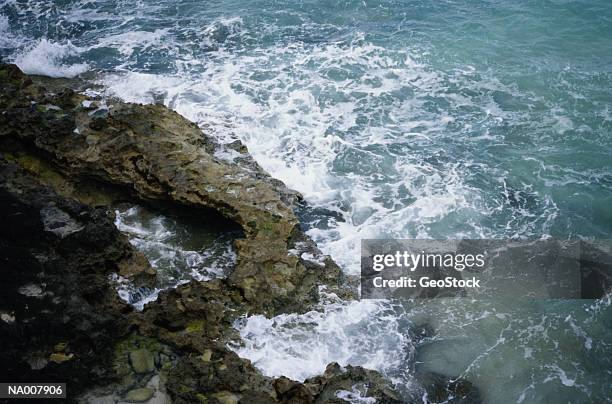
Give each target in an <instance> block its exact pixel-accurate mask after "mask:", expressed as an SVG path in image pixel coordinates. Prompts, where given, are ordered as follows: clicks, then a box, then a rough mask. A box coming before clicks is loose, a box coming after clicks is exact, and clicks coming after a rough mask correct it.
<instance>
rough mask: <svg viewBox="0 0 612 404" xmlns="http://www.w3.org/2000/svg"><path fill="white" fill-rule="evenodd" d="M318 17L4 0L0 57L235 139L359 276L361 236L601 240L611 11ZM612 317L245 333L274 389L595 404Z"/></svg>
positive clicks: (217, 7) (348, 316) (360, 323)
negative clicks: (359, 376) (334, 371)
mask: <svg viewBox="0 0 612 404" xmlns="http://www.w3.org/2000/svg"><path fill="white" fill-rule="evenodd" d="M330 3H332V2H323V1H292V2H272V1H227V0H220V1H212V2H199V1H174V0H172V1H171V0H162V1H155V2H153V1H120V0H108V1H97V2H91V1H86V0H76V1H70V0H65V1H61V2H47V1H32V0H29V1H18V0H9V1H4V2H1V3H0V14H1V15H2V16H0V54H1V55H2V57H3V58H8V59H9V60H12V61H15V62H16V63H18V64H19V65H20V66H21V67H22V68H23V69H24V70H26V71H27V72H30V73H42V74H48V75H54V76H73V75H76V74H79V73H81V72H85V71H93V72H97V74H98V75H97V77H99V80H100V82H101V83H102V84H103V85H104V86H105V88H106V91H107V92H108V94H112V95H117V96H120V97H122V98H124V99H126V100H130V101H138V102H154V101H162V102H164V103H165V104H166V105H168V106H170V107H171V108H173V109H175V110H177V111H178V112H180V113H181V114H183V115H185V116H186V117H188V118H190V119H192V120H194V121H196V122H198V123H200V124H202V125H205V124H206V125H209V130H211V131H213V132H214V133H215V135H216V136H217V137H218V138H219V139H221V140H226V141H229V140H231V139H233V138H239V139H241V140H243V141H244V142H245V143H246V144H247V145H248V147H249V150H250V151H251V153H252V154H253V156H254V157H255V158H256V159H257V161H258V162H259V163H260V164H261V165H262V166H263V167H264V168H265V169H267V170H268V171H269V172H270V173H271V174H273V175H274V176H275V177H277V178H279V179H281V180H283V181H285V183H287V184H288V185H289V186H290V187H292V188H295V189H297V190H299V191H300V192H302V193H303V194H304V195H305V196H306V199H307V200H308V202H309V203H310V204H311V205H312V206H313V207H315V208H325V209H326V210H327V211H328V212H333V214H326V213H321V212H325V210H324V209H320V210H315V211H314V213H312V212H311V213H309V215H308V216H307V217H306V219H307V222H308V223H307V226H308V228H309V230H308V232H309V234H310V235H311V236H312V237H313V238H314V239H315V240H316V241H317V242H318V243H319V245H320V247H321V248H322V249H323V250H324V252H326V253H328V254H331V255H332V257H333V258H334V259H335V260H336V261H337V262H338V263H339V264H341V266H342V267H343V269H344V270H345V271H347V272H350V273H357V272H358V260H359V242H360V240H361V239H362V238H383V237H398V238H410V237H422V238H462V237H466V238H503V237H515V238H526V237H532V238H539V237H543V236H552V237H558V238H611V237H612V193H611V192H610V191H611V190H612V159H611V158H610V156H611V155H612V111H611V110H610V108H611V107H610V105H612V76H611V73H612V52H610V45H609V44H610V39H611V38H612V4H611V3H609V2H608V1H604V0H600V1H589V2H586V1H561V0H557V1H537V2H536V1H518V2H502V1H454V2H450V1H441V2H426V1H363V0H359V1H341V2H333V4H330ZM611 316H612V314H611V313H610V305H609V301H608V300H603V301H600V302H593V301H588V302H585V301H544V302H522V301H518V302H515V304H514V305H508V304H506V303H504V302H474V303H465V302H462V303H457V302H453V301H440V300H436V301H426V302H419V303H410V304H404V305H399V304H398V305H395V304H392V303H390V302H366V301H364V302H358V303H350V304H340V303H336V304H330V305H328V306H327V307H326V309H325V311H324V313H323V314H320V313H309V314H307V315H305V316H288V317H286V316H285V317H282V318H278V319H276V321H269V320H266V319H263V318H259V317H253V318H250V319H249V320H245V321H244V323H241V324H238V325H237V326H238V327H239V329H240V330H241V332H242V334H243V337H244V339H245V347H243V348H241V349H240V350H239V352H240V353H241V354H242V355H244V356H246V357H249V358H251V359H253V360H254V363H255V364H256V365H257V366H259V367H260V368H261V369H262V370H263V371H264V373H267V374H270V375H280V374H285V375H288V376H291V377H294V378H298V379H303V378H305V377H309V376H312V375H314V374H316V373H319V372H320V371H322V370H323V369H324V366H325V364H326V363H327V362H329V361H332V360H337V361H339V362H341V363H351V364H363V365H366V366H369V367H372V368H377V369H379V370H382V371H384V372H385V373H387V374H388V375H389V376H390V377H393V378H394V380H396V381H397V382H398V383H399V384H400V385H404V386H409V388H418V386H417V387H414V386H410V375H411V372H412V371H413V368H414V365H415V362H420V361H422V362H423V365H422V366H425V367H426V368H427V369H430V370H436V371H438V372H442V373H445V374H449V375H452V376H459V375H462V376H464V377H466V378H468V379H469V380H471V381H473V382H474V383H476V385H477V386H478V387H479V388H480V389H481V391H482V392H483V395H484V398H485V400H486V401H487V402H496V401H499V402H546V401H550V402H570V401H571V402H602V401H607V400H612V385H611V384H610V382H609V380H612V378H611V376H612V364H611V363H610V361H611V360H612V348H611V346H610V344H611V343H612V341H611V339H612V337H611V334H612V330H611V329H610V328H611V327H612V320H611V319H610V318H611ZM381 319H383V320H381ZM423 324H429V326H431V327H433V329H434V330H435V337H433V338H431V339H428V340H426V341H422V342H419V343H418V344H417V343H415V342H414V341H413V336H412V334H411V331H410V330H413V329H416V328H417V327H418V326H420V325H423ZM340 341H342V344H343V345H342V346H343V348H342V349H336V348H335V347H336V346H337V345H338V343H339V342H340ZM587 341H589V342H588V343H587ZM281 353H282V354H281ZM265 354H269V355H267V356H266V355H265ZM290 358H299V359H300V361H301V362H299V363H301V365H300V366H299V367H298V368H296V366H295V363H296V362H295V360H293V359H290Z"/></svg>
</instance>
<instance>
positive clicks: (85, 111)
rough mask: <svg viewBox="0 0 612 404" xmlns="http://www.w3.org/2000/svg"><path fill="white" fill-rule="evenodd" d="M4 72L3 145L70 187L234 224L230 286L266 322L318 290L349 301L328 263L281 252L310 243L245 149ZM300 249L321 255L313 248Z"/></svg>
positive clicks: (133, 108) (155, 110)
mask: <svg viewBox="0 0 612 404" xmlns="http://www.w3.org/2000/svg"><path fill="white" fill-rule="evenodd" d="M2 72H3V77H4V86H5V91H4V92H3V94H2V98H1V99H0V108H2V114H1V115H0V139H3V140H4V143H5V144H7V143H13V145H15V144H16V143H18V146H15V147H17V150H23V149H28V151H29V152H31V153H32V154H34V155H37V156H43V157H44V160H45V161H47V162H49V163H50V164H52V165H53V166H54V167H55V168H56V169H57V170H58V171H59V172H60V173H61V174H64V176H68V177H70V180H71V181H73V182H75V181H76V182H77V184H78V185H76V186H73V188H79V187H80V183H82V182H88V183H89V187H90V188H95V185H91V184H92V181H97V182H98V183H101V184H105V185H107V186H111V187H114V188H116V189H118V190H120V192H119V193H120V195H121V196H122V197H125V196H126V195H129V196H130V197H133V198H137V199H140V200H143V201H148V202H150V203H155V202H159V203H161V202H163V203H171V204H173V205H175V206H177V207H180V206H185V207H190V208H196V209H201V210H202V211H203V213H204V212H205V211H206V210H214V211H215V212H219V213H221V214H222V215H223V216H225V217H226V218H228V219H230V220H233V221H235V222H237V223H238V224H239V225H240V226H241V227H242V229H243V230H244V233H245V238H244V239H241V240H239V241H237V242H236V249H237V252H238V263H237V266H236V268H235V270H234V271H233V273H232V275H231V281H232V284H233V285H234V286H235V287H237V288H238V289H239V290H240V293H241V294H242V295H243V296H244V298H245V299H246V300H247V301H248V302H249V304H250V305H251V306H255V307H257V308H258V310H260V311H265V312H268V313H274V312H278V311H286V310H296V309H302V310H303V309H304V308H306V307H307V306H308V305H309V304H311V303H313V302H316V300H317V286H319V285H324V284H325V285H328V286H329V287H331V288H333V289H334V290H336V291H337V292H339V293H340V294H343V295H348V294H349V292H348V291H346V290H342V285H343V283H342V279H341V278H342V273H341V271H340V270H339V268H338V267H337V266H336V265H335V264H334V263H333V262H332V261H331V260H326V261H325V264H324V265H314V266H312V265H310V266H309V267H308V268H307V266H308V264H307V263H305V262H304V260H302V259H301V258H300V255H301V252H300V251H298V254H289V253H288V249H289V248H288V247H289V245H290V244H291V243H292V242H293V240H294V239H296V238H300V239H304V240H306V241H309V240H308V239H307V237H306V236H304V235H303V233H302V232H301V231H300V229H299V223H298V220H297V218H296V216H295V214H294V212H293V208H294V207H295V204H296V202H297V200H298V198H299V195H298V194H297V193H296V192H294V191H291V190H289V189H287V188H286V187H285V186H284V185H283V184H282V183H281V182H280V181H277V180H274V179H272V178H271V177H270V176H269V175H268V174H267V173H265V172H264V171H263V170H262V169H261V168H260V167H259V166H258V165H257V164H256V163H255V162H254V161H253V159H252V158H251V157H250V156H249V155H248V153H247V152H246V147H244V146H242V145H240V144H234V145H229V146H227V145H219V144H216V143H215V142H214V141H213V140H212V139H210V138H208V137H207V136H206V135H205V134H203V133H202V131H201V130H200V129H199V128H198V126H197V125H196V124H194V123H192V122H190V121H188V120H186V119H185V118H183V117H182V116H180V115H178V114H177V113H175V112H173V111H171V110H169V109H167V108H165V107H163V106H160V105H137V104H128V103H122V102H114V103H113V104H112V105H107V104H106V103H105V102H103V101H97V100H89V99H87V98H86V97H85V96H83V95H79V94H76V93H74V92H72V91H70V90H66V91H64V92H62V93H59V94H52V93H47V92H45V90H44V89H42V88H40V87H38V86H36V85H34V84H32V82H31V80H30V79H29V78H28V77H27V76H24V75H23V74H21V72H20V71H18V69H16V68H15V67H8V66H7V67H4V68H3V69H2ZM5 150H6V148H5ZM9 151H10V148H9ZM66 187H67V186H66ZM300 245H305V246H306V247H305V251H309V252H314V255H316V256H321V253H320V251H318V250H317V249H316V246H314V244H313V243H311V242H310V243H308V242H306V243H301V244H300Z"/></svg>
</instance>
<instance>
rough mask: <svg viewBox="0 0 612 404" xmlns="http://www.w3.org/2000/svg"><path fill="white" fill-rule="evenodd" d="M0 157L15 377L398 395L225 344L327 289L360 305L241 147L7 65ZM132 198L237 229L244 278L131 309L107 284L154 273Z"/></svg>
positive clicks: (232, 394)
mask: <svg viewBox="0 0 612 404" xmlns="http://www.w3.org/2000/svg"><path fill="white" fill-rule="evenodd" d="M228 150H231V151H232V152H231V153H230V152H228ZM228 153H229V154H231V155H232V158H231V159H229V160H228V159H227V158H226V157H224V156H226V155H227V154H228ZM0 155H1V157H0V204H1V209H0V215H1V217H2V220H3V222H4V225H3V226H0V229H1V230H0V258H1V259H2V272H1V274H0V276H2V281H3V286H2V288H3V293H1V294H0V319H1V321H0V343H2V346H3V347H5V348H4V351H3V353H2V354H1V355H0V365H1V366H2V373H3V374H2V379H4V380H9V379H10V380H12V381H19V380H22V381H32V380H45V381H49V382H51V381H58V382H67V383H68V392H69V401H81V402H93V403H117V402H148V403H166V402H177V403H192V402H206V403H274V402H283V403H324V402H350V401H355V400H357V399H358V398H359V397H372V399H374V400H377V401H378V402H389V403H393V402H398V401H400V399H399V398H398V396H397V394H396V393H395V392H394V391H393V389H392V388H391V387H390V384H389V383H388V382H387V381H386V380H384V379H383V378H382V377H381V376H380V375H379V374H378V373H377V372H374V371H370V370H366V369H363V368H360V367H350V366H349V367H347V368H341V367H340V366H338V365H337V364H332V365H330V366H329V367H328V368H327V370H326V372H325V374H323V375H321V376H318V377H315V378H312V379H308V380H307V381H305V382H304V383H298V382H295V381H291V380H289V379H286V378H279V379H273V378H269V377H265V376H263V375H262V374H261V373H260V372H259V371H258V370H257V369H256V368H255V367H254V366H253V365H252V364H251V363H250V362H249V361H248V360H245V359H242V358H240V357H238V356H237V355H236V354H235V353H234V352H233V351H231V350H230V349H228V347H227V346H228V343H229V342H232V341H234V342H236V341H238V339H239V337H238V335H237V332H236V330H235V329H234V328H233V327H232V324H233V322H234V321H235V320H236V319H237V318H238V317H240V316H243V315H246V314H247V313H248V314H253V313H263V314H267V315H273V314H278V313H282V312H294V311H304V310H309V309H312V308H313V307H315V306H316V304H317V303H318V301H319V289H320V288H321V287H325V288H326V290H327V291H328V292H333V293H336V294H337V295H338V296H340V297H342V298H351V297H354V288H352V287H349V286H347V284H348V283H347V282H346V279H345V278H344V277H343V275H342V273H341V271H340V269H339V268H338V266H337V265H336V264H335V263H334V262H333V261H332V260H331V259H330V258H329V257H326V256H324V255H322V253H321V252H320V251H319V250H318V248H317V247H316V245H315V243H314V242H313V241H312V240H311V239H310V238H309V237H308V236H306V235H305V234H304V233H303V231H302V230H301V229H300V227H299V223H298V220H297V218H296V216H295V214H294V209H295V208H296V207H297V204H298V202H299V199H300V196H299V195H298V194H297V193H296V192H293V191H291V190H289V189H287V188H286V187H285V186H284V185H283V184H282V183H281V182H280V181H277V180H274V179H273V178H271V177H270V176H269V175H268V174H267V173H265V172H264V171H263V170H262V169H261V168H260V167H259V166H258V165H257V163H256V162H255V161H254V160H253V159H252V158H251V157H250V156H249V155H248V152H247V151H246V147H244V146H243V145H241V144H239V143H235V144H231V145H218V144H216V143H215V142H214V141H213V140H212V139H211V138H209V137H207V136H206V134H205V133H202V131H201V130H200V129H199V128H198V127H197V126H196V125H195V124H193V123H191V122H189V121H187V120H186V119H184V118H183V117H181V116H180V115H178V114H176V113H174V112H172V111H170V110H168V109H166V108H165V107H163V106H158V105H136V104H128V103H122V102H119V101H104V100H94V99H88V98H87V97H85V96H83V95H80V94H77V93H75V92H73V91H72V90H69V89H64V88H62V87H61V86H60V85H58V84H57V83H55V82H54V84H53V87H52V89H51V90H47V89H45V88H44V87H42V86H40V85H37V84H34V83H33V82H32V80H31V79H30V78H29V77H28V76H26V75H24V74H23V73H21V71H19V69H18V68H17V67H16V66H14V65H0ZM230 160H231V161H230ZM122 202H126V203H140V204H145V205H147V206H150V207H152V208H155V207H157V206H163V208H164V209H176V210H180V209H190V210H192V211H193V210H195V211H198V212H200V214H201V215H202V216H204V217H210V218H211V220H212V219H213V218H218V217H219V216H220V215H221V216H222V217H223V218H224V220H227V221H228V223H232V224H238V225H239V226H240V227H241V229H242V231H243V233H244V238H242V239H239V240H236V242H235V247H236V250H237V255H238V260H237V263H236V266H235V268H234V269H233V271H232V273H231V274H230V276H229V277H228V278H226V279H213V280H210V281H207V282H191V283H189V284H186V285H182V286H179V287H177V288H175V289H171V290H167V291H164V292H162V293H160V295H159V298H158V300H157V301H155V302H152V303H149V304H148V305H146V306H145V308H144V310H143V311H142V312H137V311H134V310H133V308H132V307H131V306H129V305H127V304H126V303H125V302H123V301H121V300H120V299H119V298H118V296H117V294H116V292H115V290H114V287H113V285H112V283H111V282H110V280H109V277H110V276H111V275H112V274H114V273H117V274H120V275H122V276H124V277H128V278H129V279H130V280H131V281H133V282H135V283H141V284H143V285H146V284H150V283H151V282H152V277H154V273H155V271H154V270H153V269H152V268H151V266H150V265H149V263H148V261H147V260H146V259H145V258H144V257H143V256H142V254H141V253H139V252H138V251H136V250H135V249H134V247H133V246H132V245H131V244H130V243H129V242H128V241H127V239H126V237H125V236H124V235H122V234H121V233H119V231H118V230H117V229H116V228H115V226H114V225H113V213H112V209H110V206H112V205H113V204H116V203H122ZM6 347H9V348H6ZM296 366H299V364H296ZM440 394H441V396H440V397H443V396H444V392H442V391H441V392H440Z"/></svg>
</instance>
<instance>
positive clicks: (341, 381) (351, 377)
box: [304, 362, 402, 404]
mask: <svg viewBox="0 0 612 404" xmlns="http://www.w3.org/2000/svg"><path fill="white" fill-rule="evenodd" d="M304 386H306V388H308V389H309V390H310V391H312V392H315V394H314V396H315V400H314V402H315V403H329V402H346V401H348V400H346V399H343V397H346V398H350V397H353V398H354V397H361V398H364V397H370V398H373V399H375V400H376V402H378V403H389V404H391V403H401V402H402V400H401V399H400V397H399V396H398V395H397V393H396V392H395V391H394V390H393V388H392V386H391V383H390V382H388V381H387V380H385V379H384V378H383V377H382V376H381V375H380V374H379V373H378V372H375V371H373V370H368V369H364V368H362V367H361V366H346V367H344V368H343V367H341V366H340V365H338V364H337V363H335V362H334V363H330V364H329V365H327V368H326V369H325V373H323V375H321V376H316V377H313V378H310V379H307V380H306V381H304ZM339 392H344V394H338V393H339ZM347 393H348V394H347Z"/></svg>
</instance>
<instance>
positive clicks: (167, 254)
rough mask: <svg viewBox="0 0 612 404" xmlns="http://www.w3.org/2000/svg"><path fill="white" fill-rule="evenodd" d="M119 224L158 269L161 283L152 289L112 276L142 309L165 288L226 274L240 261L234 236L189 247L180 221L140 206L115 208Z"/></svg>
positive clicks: (126, 297) (127, 297) (128, 298)
mask: <svg viewBox="0 0 612 404" xmlns="http://www.w3.org/2000/svg"><path fill="white" fill-rule="evenodd" d="M115 225H116V226H117V228H118V229H119V230H120V231H121V232H123V233H124V234H126V235H128V237H129V241H130V243H131V244H132V245H133V246H134V247H136V248H137V249H138V250H139V251H141V252H142V253H143V254H144V255H145V257H146V258H147V259H148V261H149V263H150V264H151V267H152V268H153V269H155V271H156V272H157V283H156V286H155V287H154V288H152V289H148V288H137V287H135V286H134V285H133V284H132V283H131V282H129V281H128V280H127V279H125V278H122V277H121V276H119V275H116V274H115V275H114V276H113V278H112V281H113V282H114V283H115V285H116V288H117V292H118V293H119V296H120V297H121V298H122V299H123V300H125V301H126V302H128V303H130V304H132V305H133V306H134V307H136V308H137V309H140V310H141V309H142V308H143V307H144V305H145V304H147V303H149V302H151V301H155V300H156V299H157V296H158V294H159V292H160V291H162V290H164V289H167V288H172V287H176V286H178V285H182V284H184V283H187V282H190V281H191V280H196V281H200V282H202V281H208V280H211V279H214V278H222V277H225V276H226V275H227V273H228V271H229V270H230V269H231V268H232V267H233V265H234V264H235V262H236V253H235V251H234V248H233V245H232V242H231V239H223V240H215V241H214V242H213V243H212V244H211V245H208V246H207V248H202V249H200V250H197V251H194V250H190V249H187V248H185V247H184V246H183V245H182V244H183V243H182V242H181V241H180V240H177V229H176V227H177V225H176V223H174V222H173V221H172V220H171V219H169V218H167V217H165V216H161V215H156V216H151V213H149V212H144V211H143V209H142V208H139V207H131V208H129V209H126V210H123V211H119V210H117V211H115ZM209 244H210V243H209Z"/></svg>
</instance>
